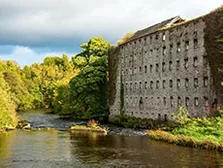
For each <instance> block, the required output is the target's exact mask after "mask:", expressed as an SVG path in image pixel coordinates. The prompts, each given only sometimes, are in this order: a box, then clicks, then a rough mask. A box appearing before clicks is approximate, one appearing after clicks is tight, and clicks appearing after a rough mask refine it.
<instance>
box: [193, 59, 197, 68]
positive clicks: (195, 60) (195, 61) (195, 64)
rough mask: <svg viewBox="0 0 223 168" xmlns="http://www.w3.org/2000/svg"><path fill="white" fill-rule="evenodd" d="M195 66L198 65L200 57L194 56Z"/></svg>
mask: <svg viewBox="0 0 223 168" xmlns="http://www.w3.org/2000/svg"><path fill="white" fill-rule="evenodd" d="M193 65H194V67H196V66H197V65H198V59H197V57H194V63H193Z"/></svg>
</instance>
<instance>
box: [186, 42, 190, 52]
mask: <svg viewBox="0 0 223 168" xmlns="http://www.w3.org/2000/svg"><path fill="white" fill-rule="evenodd" d="M188 49H189V41H186V42H185V50H186V51H187V50H188Z"/></svg>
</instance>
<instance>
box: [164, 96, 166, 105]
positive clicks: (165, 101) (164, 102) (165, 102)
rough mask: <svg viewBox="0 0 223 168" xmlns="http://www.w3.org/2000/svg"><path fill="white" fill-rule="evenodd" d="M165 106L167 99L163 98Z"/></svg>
mask: <svg viewBox="0 0 223 168" xmlns="http://www.w3.org/2000/svg"><path fill="white" fill-rule="evenodd" d="M163 105H164V106H165V105H166V97H164V98H163Z"/></svg>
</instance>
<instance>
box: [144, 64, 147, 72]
mask: <svg viewBox="0 0 223 168" xmlns="http://www.w3.org/2000/svg"><path fill="white" fill-rule="evenodd" d="M144 68H145V73H147V66H146V65H145V67H144Z"/></svg>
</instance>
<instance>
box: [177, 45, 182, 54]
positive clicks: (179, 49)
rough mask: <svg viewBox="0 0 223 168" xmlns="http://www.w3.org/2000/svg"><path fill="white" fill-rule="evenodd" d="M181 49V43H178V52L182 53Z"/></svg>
mask: <svg viewBox="0 0 223 168" xmlns="http://www.w3.org/2000/svg"><path fill="white" fill-rule="evenodd" d="M180 51H181V48H180V43H177V52H180Z"/></svg>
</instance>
